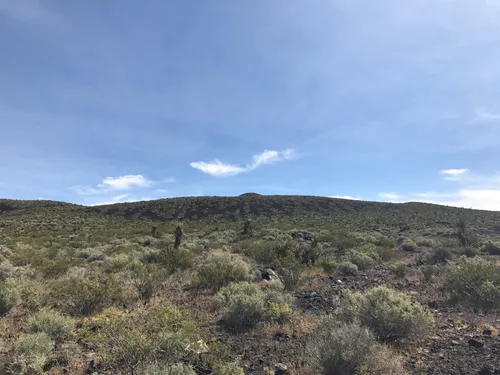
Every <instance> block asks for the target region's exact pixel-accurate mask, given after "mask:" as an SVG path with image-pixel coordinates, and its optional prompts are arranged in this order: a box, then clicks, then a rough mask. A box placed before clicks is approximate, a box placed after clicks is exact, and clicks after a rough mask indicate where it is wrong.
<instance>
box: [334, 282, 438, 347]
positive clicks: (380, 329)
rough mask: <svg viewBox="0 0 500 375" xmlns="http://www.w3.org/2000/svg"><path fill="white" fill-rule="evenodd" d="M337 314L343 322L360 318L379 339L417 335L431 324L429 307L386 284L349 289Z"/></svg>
mask: <svg viewBox="0 0 500 375" xmlns="http://www.w3.org/2000/svg"><path fill="white" fill-rule="evenodd" d="M336 315H337V317H338V318H339V319H340V320H342V321H345V322H359V324H361V326H363V327H366V328H368V329H370V330H371V331H372V332H373V334H374V335H375V338H376V339H377V340H379V341H382V342H393V341H396V340H398V339H406V338H416V337H420V336H422V335H424V334H426V333H428V332H429V330H430V329H431V328H432V327H433V325H434V318H433V316H432V314H431V312H430V311H428V310H426V309H425V308H424V307H423V306H422V305H420V304H419V303H417V302H415V303H412V302H411V298H410V297H409V296H407V295H406V294H404V293H400V292H396V291H393V290H391V289H389V288H387V287H385V286H379V287H376V288H373V289H371V290H369V291H367V292H365V293H349V294H348V295H347V302H346V304H345V305H344V306H343V307H341V308H340V309H339V310H338V311H337V314H336Z"/></svg>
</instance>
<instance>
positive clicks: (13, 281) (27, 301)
mask: <svg viewBox="0 0 500 375" xmlns="http://www.w3.org/2000/svg"><path fill="white" fill-rule="evenodd" d="M16 305H21V306H23V307H24V308H26V309H27V310H29V311H32V312H33V311H36V310H37V309H39V308H40V305H41V297H40V294H39V293H38V288H37V287H36V284H35V283H34V282H33V281H31V280H29V279H27V278H26V277H9V278H7V279H5V280H2V281H0V315H4V314H6V313H8V312H9V311H10V309H12V308H13V307H14V306H16Z"/></svg>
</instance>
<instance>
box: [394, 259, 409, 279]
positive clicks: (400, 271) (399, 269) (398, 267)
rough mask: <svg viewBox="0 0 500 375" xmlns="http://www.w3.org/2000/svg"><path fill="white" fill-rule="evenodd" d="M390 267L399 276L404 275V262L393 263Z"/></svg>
mask: <svg viewBox="0 0 500 375" xmlns="http://www.w3.org/2000/svg"><path fill="white" fill-rule="evenodd" d="M391 269H392V271H393V272H394V274H395V275H396V276H397V277H399V278H403V277H405V276H406V272H407V271H408V267H407V266H406V263H404V262H398V263H395V264H393V265H392V267H391Z"/></svg>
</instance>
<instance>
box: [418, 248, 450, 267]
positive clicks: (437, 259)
mask: <svg viewBox="0 0 500 375" xmlns="http://www.w3.org/2000/svg"><path fill="white" fill-rule="evenodd" d="M424 259H425V261H426V263H429V264H438V263H446V262H448V261H450V260H453V252H452V251H451V250H450V249H447V248H445V247H437V248H435V249H432V250H431V251H429V252H428V253H427V254H425V257H424Z"/></svg>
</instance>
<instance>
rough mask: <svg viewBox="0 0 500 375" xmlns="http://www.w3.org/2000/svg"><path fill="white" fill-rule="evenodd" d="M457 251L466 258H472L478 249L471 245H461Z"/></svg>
mask: <svg viewBox="0 0 500 375" xmlns="http://www.w3.org/2000/svg"><path fill="white" fill-rule="evenodd" d="M459 253H460V254H463V255H465V256H466V257H467V258H474V257H475V256H478V255H479V249H478V248H476V247H473V246H462V247H460V250H459Z"/></svg>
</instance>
